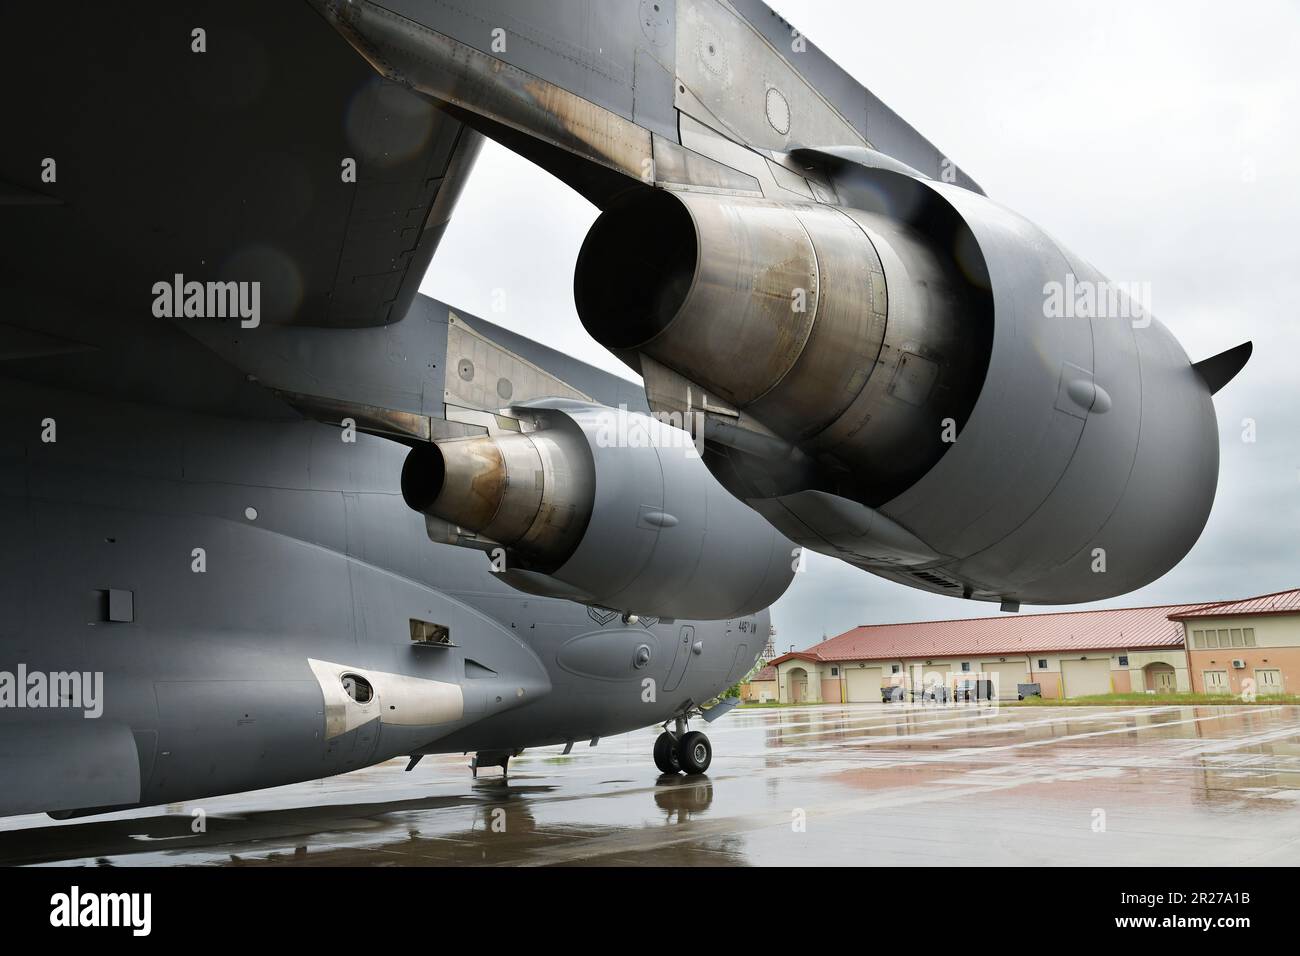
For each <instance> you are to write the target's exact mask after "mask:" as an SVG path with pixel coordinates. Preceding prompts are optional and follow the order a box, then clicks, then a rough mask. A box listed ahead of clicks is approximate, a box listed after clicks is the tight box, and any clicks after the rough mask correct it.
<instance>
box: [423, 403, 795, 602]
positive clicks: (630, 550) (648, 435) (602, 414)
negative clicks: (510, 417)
mask: <svg viewBox="0 0 1300 956" xmlns="http://www.w3.org/2000/svg"><path fill="white" fill-rule="evenodd" d="M512 412H513V414H515V415H517V416H518V421H519V422H520V429H521V430H520V431H517V432H516V431H508V432H507V431H502V432H499V433H496V434H492V435H488V436H483V437H474V438H459V439H450V440H446V441H437V442H432V443H430V444H427V445H421V446H418V447H416V448H415V449H413V450H412V451H411V453H410V455H408V457H407V460H406V464H405V465H404V467H403V469H402V495H403V497H404V498H405V500H406V503H407V504H408V505H409V506H410V507H412V508H414V509H415V510H416V511H419V512H421V513H423V514H424V515H425V516H426V521H427V524H428V528H429V534H430V537H431V538H433V539H434V540H436V541H440V542H445V543H449V544H458V545H462V546H468V547H474V548H478V549H480V550H483V551H485V552H487V553H488V554H489V556H490V557H491V558H492V559H493V566H494V568H495V569H497V571H498V574H499V576H500V577H501V578H502V580H504V581H506V582H507V583H509V584H511V585H512V586H514V587H516V588H518V589H519V590H522V591H527V592H529V593H533V594H541V595H546V596H549V597H559V598H567V599H570V600H574V601H579V602H581V603H585V604H595V605H600V606H603V607H606V608H611V609H614V610H618V611H623V612H625V613H627V614H638V615H652V616H658V617H673V618H677V617H681V618H695V619H703V620H710V619H712V620H719V619H724V618H731V617H738V616H741V615H745V614H751V613H754V612H756V611H759V610H762V609H763V608H766V607H768V606H769V605H771V604H772V603H773V602H775V601H776V599H777V598H779V597H780V596H781V595H782V594H783V593H784V592H785V590H786V588H787V587H788V586H789V584H790V581H791V580H792V578H793V576H794V566H795V564H797V558H798V548H797V547H796V546H795V545H794V544H793V543H791V542H790V541H789V540H787V539H786V538H785V537H784V536H782V535H781V534H780V533H779V532H777V531H776V530H775V529H774V528H773V527H772V526H771V525H770V524H768V523H767V522H765V521H764V520H763V519H762V518H761V517H759V516H758V515H756V514H755V513H754V512H753V511H751V510H750V509H748V508H746V507H745V506H744V505H743V504H741V503H740V502H739V501H737V500H736V499H735V498H734V497H733V496H732V495H730V494H729V493H728V492H727V491H726V490H725V489H724V488H722V487H721V486H720V485H719V484H718V482H717V481H716V480H715V479H714V478H713V477H712V476H711V475H710V474H709V472H708V469H707V468H706V467H705V466H704V463H703V462H702V461H701V460H700V457H699V453H698V451H697V450H696V448H695V446H694V445H693V443H692V441H691V437H690V435H689V434H688V433H687V432H685V431H682V430H680V429H676V428H672V427H670V426H669V425H667V424H664V423H663V422H660V421H658V420H656V419H654V418H652V417H649V416H646V415H640V414H636V413H630V412H627V411H626V410H619V409H611V408H607V407H605V406H601V405H593V404H588V403H585V402H577V401H570V400H563V399H550V400H544V401H539V402H531V403H528V404H526V405H523V406H518V407H516V408H514V409H513V410H512Z"/></svg>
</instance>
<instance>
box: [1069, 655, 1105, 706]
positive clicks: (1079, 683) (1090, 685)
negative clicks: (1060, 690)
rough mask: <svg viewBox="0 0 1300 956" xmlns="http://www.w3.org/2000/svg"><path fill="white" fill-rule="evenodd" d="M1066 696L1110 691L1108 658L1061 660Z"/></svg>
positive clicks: (1086, 695) (1089, 694)
mask: <svg viewBox="0 0 1300 956" xmlns="http://www.w3.org/2000/svg"><path fill="white" fill-rule="evenodd" d="M1061 679H1062V680H1064V681H1065V696H1066V697H1088V696H1091V695H1092V694H1109V693H1110V658H1109V657H1103V658H1101V659H1100V660H1095V661H1061Z"/></svg>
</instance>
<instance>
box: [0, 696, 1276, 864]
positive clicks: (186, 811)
mask: <svg viewBox="0 0 1300 956" xmlns="http://www.w3.org/2000/svg"><path fill="white" fill-rule="evenodd" d="M697 729H705V730H706V732H707V733H708V735H709V737H710V739H711V740H712V742H713V746H714V760H713V765H712V767H710V768H709V772H708V774H707V775H705V776H700V777H690V778H688V777H660V776H659V775H658V773H657V772H656V771H655V769H654V765H653V763H652V762H651V760H650V748H651V745H652V743H653V741H654V738H655V735H656V733H657V732H658V730H657V728H656V729H653V730H645V731H638V732H636V733H632V734H624V735H622V736H619V737H614V738H609V739H606V740H602V741H600V743H599V745H598V746H597V747H594V748H592V747H586V746H583V745H578V746H575V747H574V749H573V752H572V753H571V754H570V755H568V756H562V755H561V753H560V749H561V748H558V747H554V748H543V749H539V750H535V751H529V752H527V753H525V754H524V755H523V756H521V757H518V758H515V760H514V761H512V763H511V766H510V777H509V780H508V781H503V779H502V776H501V771H500V770H499V769H497V768H493V769H488V770H484V771H482V772H481V774H480V778H479V779H478V780H477V781H475V780H472V779H471V778H470V774H469V771H468V770H467V769H466V765H467V762H468V758H466V757H463V756H460V755H459V754H458V755H455V756H446V757H427V758H425V760H424V761H423V762H422V763H421V764H420V765H419V766H418V767H417V768H416V769H415V770H414V771H412V772H410V773H407V772H404V767H405V761H393V762H390V763H386V764H382V765H380V766H377V767H372V768H370V769H368V770H363V771H359V772H357V773H353V774H348V775H346V776H342V777H334V778H330V779H328V780H322V781H315V782H312V783H307V784H299V785H295V786H291V787H280V788H277V789H274V790H263V791H259V792H256V793H252V794H245V795H241V796H231V797H221V798H216V799H209V800H202V801H196V802H194V803H186V804H178V805H170V806H166V807H156V808H152V809H146V810H136V811H129V812H126V813H117V814H111V815H107V816H103V817H93V818H84V819H81V820H72V821H65V822H55V821H53V820H51V819H49V818H48V817H45V816H26V817H11V818H8V819H0V863H4V864H69V863H80V864H86V865H91V866H95V865H101V866H133V865H150V866H175V865H210V866H232V865H234V866H286V865H287V866H304V865H416V866H418V865H445V864H465V865H497V866H501V865H506V866H509V865H528V866H545V865H582V864H600V865H628V866H655V865H692V864H704V865H718V864H723V865H731V864H740V865H745V864H791V865H822V866H825V865H870V866H897V865H922V866H936V865H938V866H942V865H961V864H994V865H1004V864H1005V865H1043V864H1049V865H1050V864H1089V865H1090V864H1098V865H1102V864H1104V865H1121V866H1123V865H1197V866H1204V865H1206V864H1254V865H1269V864H1284V863H1294V861H1295V860H1296V859H1297V858H1298V857H1300V707H1255V708H1251V707H1160V708H1155V707H1141V708H1114V707H1105V708H1101V707H1098V708H1079V707H1068V708H1047V707H1037V708H1024V707H1003V708H979V707H977V706H974V705H960V706H954V707H940V708H938V709H936V708H925V707H912V706H910V705H890V706H883V705H872V704H855V705H843V706H818V707H795V708H779V709H741V710H738V711H735V712H733V713H732V714H730V715H728V716H726V717H724V718H723V719H722V720H720V721H718V722H717V724H715V725H712V726H705V725H703V724H702V723H701V724H700V727H699V728H697ZM198 811H201V813H199V812H198ZM200 822H201V824H202V827H201V829H202V832H195V830H196V829H197V828H200Z"/></svg>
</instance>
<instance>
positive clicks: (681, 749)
mask: <svg viewBox="0 0 1300 956" xmlns="http://www.w3.org/2000/svg"><path fill="white" fill-rule="evenodd" d="M677 762H678V763H679V764H681V767H682V771H683V772H684V773H686V774H687V775H688V776H689V775H691V774H694V773H704V771H706V770H708V769H709V764H711V763H712V762H713V744H711V743H709V738H708V737H706V736H704V734H702V733H700V732H699V731H698V730H692V731H691V732H690V733H689V734H685V735H684V736H683V737H682V739H681V740H679V741H677Z"/></svg>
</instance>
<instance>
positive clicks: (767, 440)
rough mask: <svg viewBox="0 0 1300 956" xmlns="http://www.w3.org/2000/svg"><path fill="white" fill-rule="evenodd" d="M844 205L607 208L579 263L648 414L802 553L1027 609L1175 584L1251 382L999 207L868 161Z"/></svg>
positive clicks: (687, 198) (600, 325) (667, 197)
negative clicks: (681, 418) (671, 417)
mask: <svg viewBox="0 0 1300 956" xmlns="http://www.w3.org/2000/svg"><path fill="white" fill-rule="evenodd" d="M832 182H833V183H834V185H835V187H836V190H837V192H838V195H839V198H840V200H841V202H842V203H843V205H841V206H831V205H822V204H817V203H812V202H808V203H793V204H786V203H778V202H772V201H769V200H758V199H747V198H742V197H733V196H719V195H709V194H704V193H689V192H667V191H663V190H654V191H650V190H646V191H643V192H641V193H640V194H638V195H635V196H633V197H630V198H628V199H626V200H624V201H623V202H621V203H620V204H617V205H614V206H612V207H611V208H610V209H608V210H606V211H605V212H604V213H603V214H602V216H601V217H600V218H599V219H598V220H597V221H596V223H595V225H594V226H593V227H592V230H591V233H590V234H589V236H588V237H587V240H586V242H585V243H584V246H583V249H582V252H581V254H580V256H579V260H578V269H577V274H576V276H575V299H576V301H577V305H578V310H579V315H580V317H581V318H582V321H583V324H584V325H585V326H586V328H587V329H588V331H590V332H591V333H592V335H593V336H594V337H595V338H596V339H597V340H598V341H600V342H601V343H602V344H603V345H605V346H606V347H607V348H609V349H611V351H613V352H614V353H615V354H616V355H618V356H619V357H620V358H621V359H622V360H623V361H624V362H626V363H627V364H628V365H630V366H631V367H633V368H635V369H637V370H638V371H639V372H641V373H642V375H643V377H644V378H645V381H646V388H647V394H648V396H649V398H650V402H651V405H652V407H656V408H670V409H673V410H676V411H685V412H688V413H699V414H701V415H703V416H704V418H705V419H706V424H705V429H704V434H705V436H706V438H707V439H708V442H709V443H708V450H707V452H706V456H705V460H706V463H707V464H708V465H709V467H710V469H711V470H712V471H713V472H714V473H715V474H716V475H717V476H718V477H719V479H720V480H721V481H722V482H723V484H724V485H726V486H727V487H728V488H729V489H730V490H731V491H732V492H733V493H734V494H735V495H737V496H738V497H740V498H742V499H743V500H745V501H747V502H748V503H749V504H750V505H751V506H753V507H754V508H755V509H756V510H758V511H760V512H761V513H762V514H764V515H765V516H766V517H768V519H769V520H770V521H772V523H773V524H774V525H775V526H776V527H778V528H779V529H781V530H782V531H783V532H784V533H785V534H786V535H787V536H789V537H790V538H791V539H792V540H794V541H796V542H798V543H799V544H801V545H805V546H808V547H812V548H814V549H816V550H819V551H823V552H826V553H828V554H832V555H835V556H837V557H842V558H844V559H846V560H848V561H850V562H852V563H855V564H859V565H861V566H862V567H865V568H867V569H868V570H871V571H873V572H876V573H878V574H882V575H884V576H886V577H889V578H891V579H894V580H897V581H900V582H903V583H906V584H910V585H913V586H916V587H920V588H923V589H926V590H931V591H936V592H938V593H947V594H953V595H961V596H966V597H974V598H981V599H986V600H1002V601H1006V602H1008V603H1009V604H1012V605H1014V604H1016V603H1018V602H1022V601H1023V602H1025V603H1043V604H1051V603H1069V602H1076V601H1088V600H1095V599H1099V598H1104V597H1109V596H1112V595H1116V594H1121V593H1124V592H1126V591H1129V590H1132V589H1133V588H1136V587H1140V586H1141V585H1143V584H1146V583H1147V582H1149V581H1151V580H1153V579H1155V578H1156V577H1158V576H1160V575H1161V574H1163V573H1164V572H1166V571H1167V570H1169V569H1170V568H1171V567H1172V566H1173V565H1174V564H1176V563H1177V562H1178V561H1179V560H1180V559H1181V558H1182V557H1183V555H1184V554H1186V553H1187V551H1188V550H1189V549H1190V548H1191V546H1192V545H1193V544H1194V543H1195V541H1196V539H1197V537H1198V536H1199V534H1200V531H1201V529H1202V527H1203V526H1204V524H1205V521H1206V519H1207V517H1208V515H1209V510H1210V505H1211V503H1212V501H1213V498H1214V491H1215V484H1216V480H1217V473H1218V440H1217V427H1216V421H1215V415H1214V408H1213V404H1212V402H1211V400H1210V396H1211V391H1212V389H1213V388H1216V387H1218V384H1221V383H1222V381H1223V380H1226V378H1225V375H1226V377H1231V374H1233V373H1235V371H1236V368H1239V367H1240V363H1239V362H1238V363H1236V366H1235V367H1234V368H1231V369H1230V370H1228V371H1227V372H1226V373H1225V372H1223V370H1222V369H1219V370H1217V371H1216V372H1215V373H1214V374H1207V371H1206V369H1205V368H1203V367H1200V366H1193V365H1192V363H1191V362H1190V361H1189V360H1188V358H1187V355H1186V354H1185V353H1184V352H1183V350H1182V348H1181V347H1180V346H1179V345H1178V343H1177V341H1175V339H1174V338H1173V336H1172V335H1171V334H1170V333H1169V332H1168V331H1167V330H1166V329H1165V328H1164V326H1162V325H1161V324H1160V323H1159V322H1157V321H1155V320H1154V319H1152V318H1151V317H1150V316H1149V315H1148V314H1146V313H1145V311H1144V310H1143V307H1142V304H1141V303H1139V302H1137V301H1135V300H1134V298H1133V297H1132V296H1130V295H1129V294H1128V293H1129V292H1130V291H1132V290H1130V289H1127V288H1122V287H1117V286H1115V285H1114V284H1113V283H1109V282H1107V281H1106V280H1105V279H1104V277H1102V276H1101V275H1100V274H1098V273H1097V272H1096V271H1095V270H1093V269H1092V268H1091V267H1090V266H1088V265H1087V264H1086V263H1085V262H1083V261H1082V260H1079V259H1078V258H1077V257H1075V256H1073V255H1072V254H1071V253H1069V252H1068V251H1067V250H1065V249H1063V248H1062V247H1061V246H1059V245H1058V244H1057V243H1056V242H1054V241H1053V240H1052V239H1051V238H1049V237H1048V236H1047V235H1045V234H1044V233H1043V232H1042V231H1041V230H1039V229H1038V228H1037V227H1035V226H1034V225H1032V224H1031V223H1029V222H1027V221H1026V220H1025V219H1023V218H1022V217H1020V216H1018V215H1016V214H1014V213H1012V212H1010V211H1008V210H1006V209H1004V208H1002V207H1000V206H998V205H996V204H995V203H993V202H991V201H990V200H988V199H987V198H985V197H984V196H981V195H979V194H977V193H974V192H971V191H969V190H966V189H961V188H959V187H956V186H951V185H946V184H943V183H935V182H930V181H924V180H921V179H918V178H915V177H912V176H908V175H906V174H905V173H900V172H897V171H890V170H884V169H869V168H864V167H862V166H852V165H851V164H850V165H849V166H847V167H843V166H842V167H841V169H840V172H839V174H838V175H837V176H836V177H834V178H833V179H832ZM1078 290H1088V291H1090V292H1091V296H1092V297H1091V299H1090V300H1089V299H1085V298H1084V297H1083V296H1082V295H1081V294H1080V293H1079V292H1078ZM1081 303H1082V304H1083V307H1082V308H1080V307H1079V306H1080V304H1081ZM1089 303H1090V304H1089ZM1245 354H1249V348H1248V346H1247V347H1245ZM1219 358H1223V356H1220V357H1219ZM1215 361H1217V359H1216V360H1215ZM1241 361H1244V358H1242V359H1241ZM1208 364H1209V362H1206V363H1201V365H1202V366H1205V365H1208ZM1227 364H1232V363H1227ZM1215 379H1217V380H1218V381H1217V382H1216V381H1214V380H1215Z"/></svg>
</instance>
